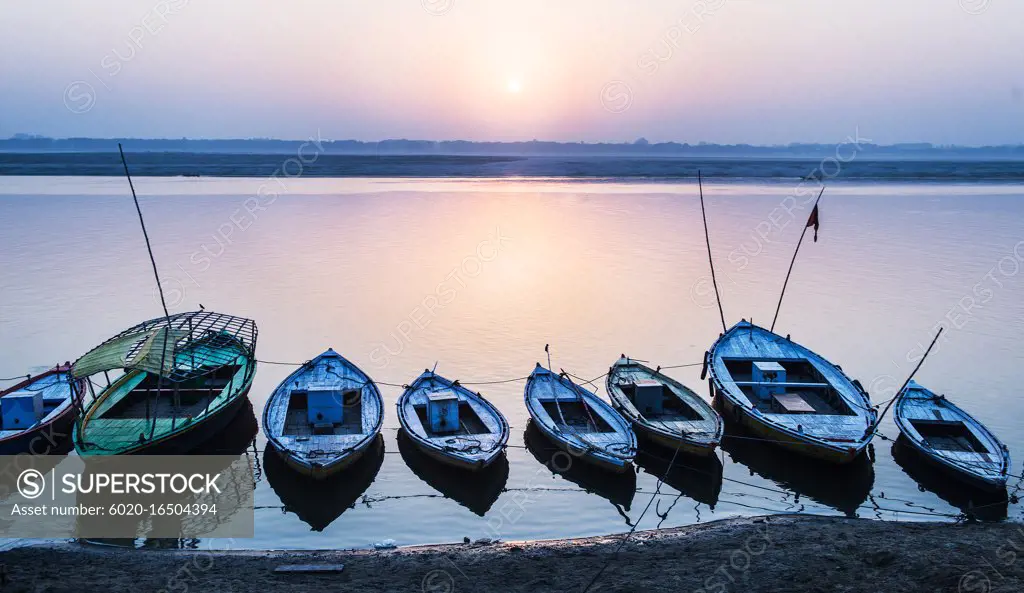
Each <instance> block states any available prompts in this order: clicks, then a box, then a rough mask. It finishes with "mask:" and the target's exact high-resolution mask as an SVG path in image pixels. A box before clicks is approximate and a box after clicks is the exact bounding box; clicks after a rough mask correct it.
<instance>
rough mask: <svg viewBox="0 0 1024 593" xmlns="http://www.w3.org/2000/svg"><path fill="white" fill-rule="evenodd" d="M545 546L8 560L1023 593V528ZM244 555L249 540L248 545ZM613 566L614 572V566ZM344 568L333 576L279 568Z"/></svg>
mask: <svg viewBox="0 0 1024 593" xmlns="http://www.w3.org/2000/svg"><path fill="white" fill-rule="evenodd" d="M621 541H622V536H621V535H616V536H606V537H595V538H586V539H576V540H558V541H547V542H499V543H486V542H478V543H473V544H458V545H441V546H424V547H413V548H401V549H397V550H390V551H329V552H298V553H296V552H247V551H227V552H212V553H211V552H206V551H159V550H128V549H119V548H111V547H96V546H83V545H78V544H65V545H59V546H49V547H42V546H39V547H29V548H20V549H14V550H9V551H6V552H2V553H0V563H2V565H3V566H2V572H0V590H2V591H3V593H11V592H15V591H18V592H21V591H26V592H27V591H31V592H43V591H53V592H65V591H66V592H71V591H106V592H113V591H169V592H170V591H179V592H184V591H223V592H243V591H245V592H248V591H253V592H260V593H268V592H269V591H274V590H280V591H349V592H359V593H362V592H371V591H373V592H377V591H413V592H421V593H454V592H456V591H467V592H473V591H478V592H481V593H483V592H489V593H490V592H499V591H516V592H518V591H523V592H526V591H558V592H560V593H567V592H575V591H582V590H583V589H584V588H585V587H586V586H587V584H588V583H589V582H590V581H591V580H592V579H593V578H594V576H595V575H596V574H598V572H599V571H600V570H601V569H602V567H603V566H605V565H606V563H607V569H605V570H604V572H603V573H601V575H600V577H599V578H598V580H597V583H596V585H595V586H594V587H593V588H592V589H591V591H617V592H620V591H621V592H625V591H659V592H660V591H666V592H667V591H672V592H673V593H678V592H694V593H724V592H726V591H744V592H745V591H758V592H760V591H764V592H769V591H770V592H789V591H811V592H826V591H827V592H833V591H834V592H844V593H846V592H865V593H867V592H871V593H875V592H887V591H899V592H901V593H906V592H912V591H921V592H928V593H934V592H939V591H951V592H953V591H955V592H958V593H991V592H1011V591H1012V592H1019V591H1024V526H1022V525H1020V524H1016V523H1001V524H934V523H887V522H881V521H875V520H865V519H845V518H832V517H812V516H772V517H763V518H744V519H731V520H726V521H720V522H715V523H709V524H704V525H697V526H689V527H683V528H678V529H669V530H662V531H650V532H638V533H636V534H635V535H634V536H633V538H632V539H630V541H629V543H628V544H626V545H625V546H623V547H622V549H621V551H620V552H619V554H618V555H617V557H616V556H615V555H614V554H615V550H616V548H617V547H618V545H619V543H620V542H621ZM239 544H240V545H244V542H239ZM609 559H612V560H611V562H610V563H608V562H607V561H608V560H609ZM335 563H343V564H344V565H345V567H344V570H343V571H342V572H340V573H334V574H291V573H279V572H275V569H277V568H278V567H280V566H283V565H296V564H335Z"/></svg>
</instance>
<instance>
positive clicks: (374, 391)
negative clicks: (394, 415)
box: [263, 349, 384, 479]
mask: <svg viewBox="0 0 1024 593" xmlns="http://www.w3.org/2000/svg"><path fill="white" fill-rule="evenodd" d="M383 422H384V399H383V398H382V397H381V395H380V390H379V389H378V388H377V384H376V383H374V382H373V380H372V379H370V377H369V376H367V375H366V373H364V372H363V371H362V370H360V369H359V367H357V366H356V365H354V364H352V363H351V362H349V361H348V360H346V359H345V358H344V357H342V356H341V355H340V354H338V353H337V352H335V351H334V350H332V349H328V350H327V351H326V352H324V353H323V354H321V355H320V356H317V357H316V358H314V359H313V360H311V361H309V362H307V363H305V364H303V365H302V366H301V367H299V368H298V369H296V370H295V372H293V373H292V374H291V375H288V377H287V378H286V379H285V380H284V381H282V382H281V384H280V385H278V386H277V389H275V390H274V393H273V394H271V396H270V399H268V400H267V404H266V406H265V407H264V408H263V431H264V432H265V433H266V435H267V443H268V444H269V445H270V447H271V448H273V449H274V450H275V451H276V452H277V453H278V454H279V455H280V456H281V458H282V459H283V460H284V462H285V463H286V464H288V466H289V467H291V468H292V469H293V470H295V471H296V472H298V473H300V474H302V475H305V476H309V477H311V478H314V479H323V478H327V477H328V476H331V475H334V474H336V473H337V472H339V471H341V470H343V469H345V468H346V467H348V466H350V465H351V464H353V463H355V462H356V461H357V460H358V459H359V458H360V457H362V455H363V454H364V453H365V452H366V450H367V449H369V447H370V445H371V444H372V443H373V442H374V440H375V439H376V437H377V435H378V434H380V429H381V425H382V424H383Z"/></svg>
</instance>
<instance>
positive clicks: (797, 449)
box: [715, 389, 868, 464]
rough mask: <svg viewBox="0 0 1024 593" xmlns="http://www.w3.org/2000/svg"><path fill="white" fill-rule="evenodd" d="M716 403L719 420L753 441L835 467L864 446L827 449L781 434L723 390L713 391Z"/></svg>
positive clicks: (805, 440)
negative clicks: (734, 425) (728, 422)
mask: <svg viewBox="0 0 1024 593" xmlns="http://www.w3.org/2000/svg"><path fill="white" fill-rule="evenodd" d="M715 403H716V405H718V406H719V407H720V408H721V410H722V416H724V417H725V418H726V419H727V420H732V421H734V422H736V423H737V424H739V425H740V426H741V427H743V428H744V429H746V430H747V431H748V432H750V433H752V434H753V435H755V438H760V439H764V440H765V441H766V442H768V443H770V444H772V445H774V446H776V447H779V448H781V449H785V450H787V451H789V452H791V453H796V454H798V455H803V456H805V457H810V458H811V459H818V460H820V461H827V462H829V463H836V464H848V463H851V462H853V460H855V459H857V458H858V457H860V455H861V453H863V452H864V450H865V449H866V448H867V445H868V444H867V443H862V444H858V445H856V446H851V447H838V446H828V445H824V444H822V443H820V442H816V441H811V440H809V439H803V438H800V437H799V436H797V435H794V434H792V433H791V432H789V431H787V430H781V429H779V428H776V427H774V426H771V425H769V424H766V423H764V422H762V421H760V420H758V419H757V418H754V417H753V415H752V414H751V413H750V411H749V409H748V408H746V407H743V406H738V405H736V404H735V403H733V402H732V401H731V400H730V399H729V398H728V397H727V396H725V394H724V393H723V392H722V390H719V389H716V390H715Z"/></svg>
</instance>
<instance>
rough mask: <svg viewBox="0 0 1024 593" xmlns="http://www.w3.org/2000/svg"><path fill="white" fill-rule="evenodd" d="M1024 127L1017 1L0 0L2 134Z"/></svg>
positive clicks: (765, 138)
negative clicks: (91, 0)
mask: <svg viewBox="0 0 1024 593" xmlns="http://www.w3.org/2000/svg"><path fill="white" fill-rule="evenodd" d="M318 129H319V130H320V132H321V134H322V135H323V136H324V137H326V138H332V139H342V138H357V139H362V140H378V139H382V138H423V139H471V140H529V139H532V138H538V139H548V140H561V141H588V142H592V141H628V140H633V139H635V138H637V137H639V136H644V137H646V138H648V139H649V140H651V141H666V140H676V141H680V142H691V143H692V142H699V141H708V142H722V143H735V142H749V143H755V144H773V143H787V142H792V141H808V142H824V143H830V142H839V141H842V140H844V139H845V138H846V137H847V136H849V135H852V134H854V133H855V132H857V131H858V130H859V133H860V135H861V137H864V138H868V139H871V140H873V141H875V142H880V143H892V142H910V141H927V142H934V143H958V144H999V143H1018V142H1022V141H1024V2H1022V1H1021V0H900V1H898V2H895V1H892V0H857V1H847V2H839V1H828V0H674V1H670V0H377V1H365V0H364V1H360V2H354V1H351V0H294V1H292V2H282V1H280V0H275V1H269V0H244V1H243V0H234V1H233V0H156V1H153V2H150V0H103V1H102V2H82V1H81V0H39V1H36V2H15V1H14V0H0V136H9V135H12V134H14V133H19V132H21V133H32V134H44V135H48V136H57V137H66V136H101V137H109V136H135V137H171V138H176V137H183V136H187V137H221V138H223V137H257V136H258V137H282V138H303V137H307V136H309V135H311V134H315V133H316V131H317V130H318Z"/></svg>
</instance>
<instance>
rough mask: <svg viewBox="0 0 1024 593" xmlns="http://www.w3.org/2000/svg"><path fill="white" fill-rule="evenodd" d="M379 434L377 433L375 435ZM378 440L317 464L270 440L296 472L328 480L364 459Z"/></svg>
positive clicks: (277, 451) (279, 455) (367, 442)
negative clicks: (336, 458) (335, 458)
mask: <svg viewBox="0 0 1024 593" xmlns="http://www.w3.org/2000/svg"><path fill="white" fill-rule="evenodd" d="M374 436H375V437H376V436H377V435H376V434H375V435H374ZM376 441H377V439H376V438H373V439H370V440H368V441H366V442H365V443H364V444H363V445H362V446H361V447H359V448H357V449H354V450H353V451H352V452H351V453H349V454H348V455H346V456H344V457H342V458H340V459H338V460H336V461H333V462H331V463H325V464H317V463H310V462H307V461H304V460H302V459H299V458H297V457H296V456H295V455H292V454H291V452H289V451H287V450H285V449H281V448H280V447H278V446H277V444H276V443H274V442H273V441H268V443H269V444H270V448H271V449H272V450H273V451H274V453H276V454H277V455H278V457H280V458H281V459H282V460H283V461H284V463H285V465H287V466H288V467H289V468H290V469H291V470H292V471H294V472H295V473H297V474H299V475H302V476H306V477H307V478H312V479H314V480H326V479H328V478H330V477H332V476H335V475H337V474H339V473H341V472H342V471H343V470H345V469H347V468H349V467H350V466H352V465H354V464H355V463H356V462H357V461H359V460H360V459H362V457H363V455H364V454H366V452H367V451H368V450H369V449H370V446H371V445H372V444H373V443H375V442H376Z"/></svg>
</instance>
